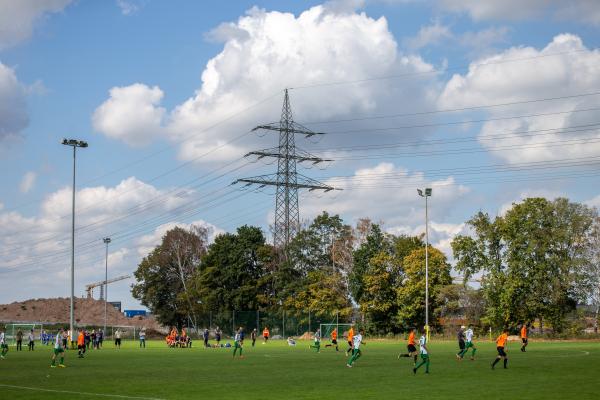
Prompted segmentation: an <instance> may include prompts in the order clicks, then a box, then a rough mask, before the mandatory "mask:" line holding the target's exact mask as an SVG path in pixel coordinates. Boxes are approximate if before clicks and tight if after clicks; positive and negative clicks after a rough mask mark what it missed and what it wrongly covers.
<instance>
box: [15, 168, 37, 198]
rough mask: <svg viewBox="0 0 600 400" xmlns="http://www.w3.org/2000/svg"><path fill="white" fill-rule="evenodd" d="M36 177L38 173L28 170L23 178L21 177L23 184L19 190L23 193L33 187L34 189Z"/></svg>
mask: <svg viewBox="0 0 600 400" xmlns="http://www.w3.org/2000/svg"><path fill="white" fill-rule="evenodd" d="M36 178H37V174H36V173H35V172H33V171H29V172H26V173H25V175H23V179H21V184H20V185H19V190H20V191H21V193H28V192H29V191H30V190H31V189H33V185H34V184H35V179H36Z"/></svg>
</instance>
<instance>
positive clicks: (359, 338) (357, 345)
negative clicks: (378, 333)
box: [346, 329, 366, 368]
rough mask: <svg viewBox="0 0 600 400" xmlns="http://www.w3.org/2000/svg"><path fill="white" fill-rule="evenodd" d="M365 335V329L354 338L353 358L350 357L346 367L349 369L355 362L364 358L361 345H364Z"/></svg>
mask: <svg viewBox="0 0 600 400" xmlns="http://www.w3.org/2000/svg"><path fill="white" fill-rule="evenodd" d="M364 333H365V331H364V329H361V330H360V331H359V333H358V335H353V336H352V356H350V359H349V360H348V363H347V364H346V367H348V368H352V364H354V361H356V360H358V359H359V358H360V357H361V356H362V352H361V351H360V345H361V343H363V341H362V339H363V335H364ZM364 344H366V343H364Z"/></svg>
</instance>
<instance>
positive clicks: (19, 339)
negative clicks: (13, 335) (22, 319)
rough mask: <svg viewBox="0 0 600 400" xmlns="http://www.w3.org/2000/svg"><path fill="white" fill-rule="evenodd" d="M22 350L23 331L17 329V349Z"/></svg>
mask: <svg viewBox="0 0 600 400" xmlns="http://www.w3.org/2000/svg"><path fill="white" fill-rule="evenodd" d="M20 350H23V332H22V331H21V330H20V329H19V330H18V331H17V351H20Z"/></svg>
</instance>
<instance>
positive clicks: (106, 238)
mask: <svg viewBox="0 0 600 400" xmlns="http://www.w3.org/2000/svg"><path fill="white" fill-rule="evenodd" d="M102 240H103V241H104V243H106V244H108V243H110V238H109V237H105V238H104V239H102Z"/></svg>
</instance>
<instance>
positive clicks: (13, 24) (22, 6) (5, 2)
mask: <svg viewBox="0 0 600 400" xmlns="http://www.w3.org/2000/svg"><path fill="white" fill-rule="evenodd" d="M72 1H73V0H17V1H14V0H0V27H1V28H0V50H1V49H3V48H7V47H10V46H14V45H16V44H18V43H20V42H22V41H24V40H26V39H28V38H29V37H30V36H31V34H32V32H33V27H34V24H35V22H37V21H39V20H40V19H42V18H43V17H44V16H45V15H46V14H51V13H57V12H60V11H62V10H63V9H64V8H65V7H66V6H67V5H68V4H69V3H71V2H72Z"/></svg>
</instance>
